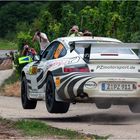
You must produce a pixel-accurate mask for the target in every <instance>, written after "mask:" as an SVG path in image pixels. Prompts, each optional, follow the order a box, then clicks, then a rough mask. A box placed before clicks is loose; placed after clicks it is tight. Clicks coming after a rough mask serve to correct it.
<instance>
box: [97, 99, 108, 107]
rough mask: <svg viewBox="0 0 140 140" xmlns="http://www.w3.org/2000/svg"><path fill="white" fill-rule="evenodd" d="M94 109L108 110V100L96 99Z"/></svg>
mask: <svg viewBox="0 0 140 140" xmlns="http://www.w3.org/2000/svg"><path fill="white" fill-rule="evenodd" d="M95 103H96V107H97V108H99V109H108V108H110V107H111V103H110V102H109V101H108V100H103V99H96V100H95Z"/></svg>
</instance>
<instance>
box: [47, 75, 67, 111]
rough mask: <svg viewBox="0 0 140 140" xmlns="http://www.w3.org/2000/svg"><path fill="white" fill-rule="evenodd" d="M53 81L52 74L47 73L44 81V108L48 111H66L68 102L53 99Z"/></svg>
mask: <svg viewBox="0 0 140 140" xmlns="http://www.w3.org/2000/svg"><path fill="white" fill-rule="evenodd" d="M55 90H56V89H55V83H54V80H53V77H52V75H48V77H47V82H46V95H45V101H46V108H47V110H48V112H50V113H66V112H67V111H68V109H69V106H70V103H66V102H58V101H56V100H55V92H56V91H55Z"/></svg>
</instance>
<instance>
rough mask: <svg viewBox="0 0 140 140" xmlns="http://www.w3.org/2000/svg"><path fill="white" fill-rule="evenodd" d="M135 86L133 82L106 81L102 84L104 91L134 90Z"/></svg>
mask: <svg viewBox="0 0 140 140" xmlns="http://www.w3.org/2000/svg"><path fill="white" fill-rule="evenodd" d="M134 87H135V84H133V83H117V82H105V83H102V84H101V89H102V90H103V91H132V90H134Z"/></svg>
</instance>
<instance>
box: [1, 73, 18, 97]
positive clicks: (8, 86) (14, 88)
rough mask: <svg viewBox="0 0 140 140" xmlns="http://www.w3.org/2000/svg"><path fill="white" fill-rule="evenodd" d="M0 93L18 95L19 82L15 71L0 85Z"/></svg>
mask: <svg viewBox="0 0 140 140" xmlns="http://www.w3.org/2000/svg"><path fill="white" fill-rule="evenodd" d="M0 94H1V95H4V96H16V97H17V96H19V95H20V82H19V76H18V75H17V73H16V71H14V72H13V74H12V75H11V76H10V77H9V78H8V79H6V80H5V81H4V82H3V84H2V85H1V86H0Z"/></svg>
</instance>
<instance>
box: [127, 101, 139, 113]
mask: <svg viewBox="0 0 140 140" xmlns="http://www.w3.org/2000/svg"><path fill="white" fill-rule="evenodd" d="M129 109H130V110H131V112H133V113H140V103H131V104H129Z"/></svg>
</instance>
